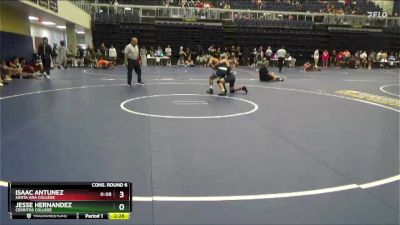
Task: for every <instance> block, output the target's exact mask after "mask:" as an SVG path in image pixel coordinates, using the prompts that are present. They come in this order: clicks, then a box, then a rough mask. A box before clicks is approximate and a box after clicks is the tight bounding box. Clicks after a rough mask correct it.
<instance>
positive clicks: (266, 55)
mask: <svg viewBox="0 0 400 225" xmlns="http://www.w3.org/2000/svg"><path fill="white" fill-rule="evenodd" d="M271 57H272V49H271V46H268V48H267V50H266V51H265V58H266V59H267V61H270V60H271Z"/></svg>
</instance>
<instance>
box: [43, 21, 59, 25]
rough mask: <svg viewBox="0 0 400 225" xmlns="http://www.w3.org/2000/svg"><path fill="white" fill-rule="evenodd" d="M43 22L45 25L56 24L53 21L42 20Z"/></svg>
mask: <svg viewBox="0 0 400 225" xmlns="http://www.w3.org/2000/svg"><path fill="white" fill-rule="evenodd" d="M42 24H44V25H56V24H55V23H54V22H51V21H42Z"/></svg>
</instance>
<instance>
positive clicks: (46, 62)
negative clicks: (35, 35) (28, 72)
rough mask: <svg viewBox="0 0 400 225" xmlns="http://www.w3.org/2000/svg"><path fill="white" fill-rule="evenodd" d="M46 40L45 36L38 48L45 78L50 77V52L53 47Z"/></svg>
mask: <svg viewBox="0 0 400 225" xmlns="http://www.w3.org/2000/svg"><path fill="white" fill-rule="evenodd" d="M48 42H49V40H48V39H47V37H44V38H43V39H42V43H41V44H40V45H39V49H38V55H39V56H40V58H41V59H42V63H43V68H44V72H46V75H45V78H50V69H51V54H52V53H53V49H52V48H51V46H50V45H49V43H48Z"/></svg>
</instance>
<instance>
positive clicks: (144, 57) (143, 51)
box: [140, 45, 147, 66]
mask: <svg viewBox="0 0 400 225" xmlns="http://www.w3.org/2000/svg"><path fill="white" fill-rule="evenodd" d="M140 58H141V60H142V65H143V66H147V49H146V47H145V46H144V45H143V46H142V47H141V48H140Z"/></svg>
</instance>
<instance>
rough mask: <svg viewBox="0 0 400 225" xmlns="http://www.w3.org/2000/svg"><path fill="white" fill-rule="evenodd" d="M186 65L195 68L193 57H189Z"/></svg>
mask: <svg viewBox="0 0 400 225" xmlns="http://www.w3.org/2000/svg"><path fill="white" fill-rule="evenodd" d="M185 64H186V66H190V67H193V66H194V62H193V60H192V57H191V56H189V57H188V59H187V60H186V62H185Z"/></svg>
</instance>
